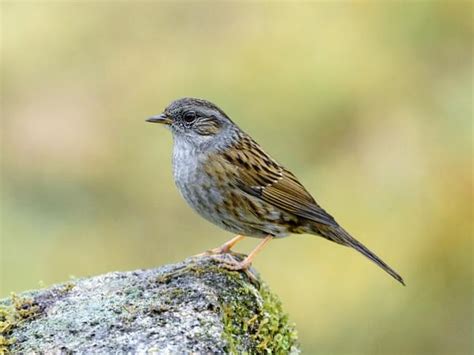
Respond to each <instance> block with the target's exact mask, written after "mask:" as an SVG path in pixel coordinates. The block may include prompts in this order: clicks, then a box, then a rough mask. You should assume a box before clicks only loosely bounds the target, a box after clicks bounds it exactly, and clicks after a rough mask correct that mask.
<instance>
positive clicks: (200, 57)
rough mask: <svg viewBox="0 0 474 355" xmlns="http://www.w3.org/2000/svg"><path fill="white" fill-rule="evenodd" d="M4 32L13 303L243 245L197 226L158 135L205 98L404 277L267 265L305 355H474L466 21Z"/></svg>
mask: <svg viewBox="0 0 474 355" xmlns="http://www.w3.org/2000/svg"><path fill="white" fill-rule="evenodd" d="M1 12H2V24H1V30H2V52H1V59H2V63H1V75H2V76H1V89H2V118H1V119H2V121H1V125H2V126H1V132H2V134H1V138H2V171H1V177H2V181H1V182H2V186H1V187H2V197H1V210H2V224H1V237H2V239H1V291H0V297H6V296H8V295H9V293H10V292H12V291H14V292H20V291H22V290H25V289H31V288H38V287H40V286H43V285H44V286H47V285H50V284H52V283H56V282H61V281H65V280H68V279H69V278H70V277H85V276H89V275H96V274H101V273H106V272H109V271H115V270H132V269H137V268H151V267H155V266H158V265H161V264H165V263H172V262H176V261H179V260H182V259H184V258H186V257H187V256H189V255H193V254H196V253H199V252H201V251H203V250H206V249H209V248H211V247H215V246H217V245H219V244H221V243H222V242H224V241H225V240H227V239H228V238H230V237H231V235H230V234H229V233H227V232H224V231H221V230H219V229H218V228H217V227H214V226H213V225H210V224H209V223H207V222H206V221H204V220H202V219H200V218H199V217H198V216H197V215H196V214H194V212H193V211H192V210H191V209H190V208H188V207H187V206H186V205H185V203H184V201H183V200H182V199H181V197H180V196H179V194H178V192H177V190H176V188H175V186H174V183H173V179H172V175H171V164H170V160H171V147H172V141H171V136H170V134H169V132H167V131H166V130H164V129H162V127H157V126H156V125H150V124H146V123H145V122H144V119H145V118H147V117H148V116H150V115H152V114H156V113H159V112H161V110H162V109H163V108H164V107H165V106H166V105H167V104H168V103H169V102H170V101H171V100H173V99H175V98H179V97H183V96H195V97H202V98H207V99H209V100H211V101H214V102H215V103H217V104H218V105H219V106H221V107H222V108H223V109H224V110H225V111H226V112H227V113H228V114H229V115H230V116H231V117H232V118H233V119H234V120H235V121H236V122H238V124H239V125H240V126H241V127H242V128H243V129H244V130H246V131H247V132H249V133H251V134H252V135H253V136H254V138H255V139H256V140H257V141H259V142H260V143H261V144H262V145H263V146H264V147H265V148H266V150H267V151H268V152H270V153H271V154H272V155H273V156H274V157H277V158H278V160H279V161H280V162H281V163H283V164H284V165H285V166H287V167H288V168H290V169H291V170H293V171H294V172H295V173H296V174H297V175H298V176H299V177H300V179H301V180H302V182H303V183H304V184H305V185H306V186H307V188H308V189H309V191H311V192H312V193H313V194H314V195H315V197H316V198H317V200H318V201H319V202H320V203H321V204H322V205H323V206H324V207H325V208H326V209H327V210H328V211H329V212H330V213H332V214H333V215H335V216H336V219H337V220H338V221H339V222H340V223H341V224H342V225H343V226H345V227H346V228H347V229H348V230H349V231H351V232H352V233H353V235H355V236H357V237H358V238H359V239H360V240H361V241H362V242H364V243H365V244H366V245H368V246H369V247H370V248H371V249H373V250H374V251H375V252H377V253H378V254H379V255H380V256H382V257H383V258H384V259H385V260H386V261H387V262H388V263H389V264H391V265H392V266H393V267H394V268H395V269H396V270H398V271H399V272H400V273H401V274H402V275H403V276H404V277H405V280H406V282H407V287H402V286H400V285H398V284H397V283H396V282H395V281H394V280H392V279H391V278H390V277H389V276H387V275H386V274H385V273H383V272H382V271H381V270H380V269H378V268H377V267H376V266H374V265H373V264H372V263H370V262H368V260H366V259H365V258H363V257H362V256H360V255H359V254H357V253H356V252H354V251H352V250H349V249H348V248H343V247H340V246H338V245H336V244H332V243H329V242H327V241H326V240H323V239H321V238H316V237H312V236H294V237H291V238H288V239H284V240H278V241H276V242H274V243H272V244H271V245H270V247H269V248H268V249H266V250H265V251H264V252H263V253H262V254H261V255H259V257H258V258H257V260H256V262H255V266H256V267H257V268H258V269H259V271H260V272H261V274H262V275H263V277H264V278H265V279H266V280H267V281H268V283H269V284H270V286H271V287H272V289H273V290H274V291H275V292H276V293H278V294H279V295H280V297H281V300H282V302H283V304H284V307H285V309H286V310H287V311H288V313H289V314H290V317H291V319H292V320H293V321H295V322H296V324H297V327H298V329H299V336H300V341H301V344H302V348H303V351H304V353H307V354H310V353H315V352H319V353H321V354H467V353H471V351H472V349H473V348H472V346H473V340H472V334H473V307H472V296H473V295H472V290H473V263H472V237H473V236H472V217H473V216H472V203H473V194H472V160H471V158H472V133H473V131H472V90H473V87H472V85H473V82H472V81H473V69H472V33H473V29H472V3H469V2H456V1H452V2H428V1H426V2H380V3H379V2H366V3H350V2H345V3H344V2H338V3H330V2H304V3H303V2H291V3H290V2H278V3H270V2H217V1H216V2H178V3H174V2H127V1H122V2H113V1H96V2H94V1H75V2H66V1H64V2H57V1H54V2H46V1H31V2H24V1H2V3H1ZM256 243H257V240H249V241H245V242H244V243H242V245H241V246H240V247H239V248H238V250H240V251H249V250H250V249H251V248H252V247H253V246H254V245H255V244H256Z"/></svg>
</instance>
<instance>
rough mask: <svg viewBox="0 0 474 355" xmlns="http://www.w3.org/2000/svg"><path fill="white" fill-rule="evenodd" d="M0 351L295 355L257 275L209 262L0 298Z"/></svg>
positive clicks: (292, 335)
mask: <svg viewBox="0 0 474 355" xmlns="http://www.w3.org/2000/svg"><path fill="white" fill-rule="evenodd" d="M0 332H1V333H0V353H1V352H2V350H3V351H5V350H6V351H10V352H12V353H18V352H56V353H68V352H71V351H73V352H77V353H91V352H95V353H111V352H114V353H117V352H119V353H123V352H131V353H137V352H156V353H163V354H176V353H179V354H183V353H213V354H219V353H239V354H240V353H243V352H248V353H289V352H291V353H297V352H298V345H297V343H296V331H295V329H294V326H293V325H291V324H290V323H289V322H288V319H287V316H286V315H285V314H284V313H283V311H282V309H281V304H280V302H279V301H278V298H277V297H276V296H275V295H273V294H272V293H271V292H270V291H269V289H268V287H267V286H266V285H265V284H264V283H263V281H262V280H261V279H260V278H259V277H258V276H257V279H256V280H251V279H250V278H249V277H248V276H247V275H245V274H244V273H240V272H231V271H228V270H225V269H223V268H222V267H220V266H219V265H218V263H217V262H216V261H215V260H213V259H212V258H209V257H199V258H190V259H187V260H185V261H183V262H181V263H178V264H173V265H165V266H162V267H160V268H157V269H151V270H137V271H131V272H112V273H109V274H106V275H101V276H96V277H92V278H89V279H80V280H74V281H71V282H68V283H65V284H61V285H56V286H53V287H51V288H48V289H44V290H38V291H29V292H25V293H22V294H20V295H18V296H13V297H12V298H9V299H4V300H0Z"/></svg>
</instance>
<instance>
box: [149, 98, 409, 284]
mask: <svg viewBox="0 0 474 355" xmlns="http://www.w3.org/2000/svg"><path fill="white" fill-rule="evenodd" d="M149 121H151V122H161V123H165V124H167V125H168V126H169V127H170V129H171V131H172V133H173V140H174V148H173V171H174V179H175V182H176V185H177V186H178V189H179V190H180V192H181V194H182V195H183V197H184V198H185V200H186V201H187V202H188V204H189V205H190V206H191V207H192V208H193V209H194V210H196V211H197V212H198V213H199V214H200V215H201V216H202V217H204V218H205V219H207V220H208V221H210V222H212V223H214V224H216V225H218V226H220V227H222V228H223V229H225V230H228V231H230V232H233V233H236V234H239V235H242V236H250V237H258V238H266V241H269V240H270V239H271V238H269V236H272V237H277V238H278V237H286V236H288V235H290V234H292V233H294V234H301V233H309V234H316V235H320V236H322V237H324V238H326V239H329V240H331V241H334V242H336V243H338V244H342V245H346V246H350V247H353V248H354V249H356V250H357V251H359V252H361V253H362V254H364V255H365V256H367V257H368V258H369V259H371V260H372V261H374V262H375V263H376V264H377V265H379V266H380V267H382V268H383V269H384V270H385V271H387V272H388V273H389V274H390V275H391V276H393V277H394V278H395V279H396V280H398V281H399V282H401V283H402V284H403V279H402V278H401V276H400V275H398V274H397V273H396V272H395V271H394V270H393V269H391V268H390V267H389V266H388V265H387V264H385V263H384V262H383V261H382V260H381V259H380V258H378V257H377V256H376V255H375V254H374V253H372V252H371V251H370V250H369V249H367V248H366V247H365V246H363V245H362V244H361V243H360V242H358V241H357V240H356V239H354V238H353V237H352V236H350V235H349V233H347V232H346V231H345V230H344V229H343V228H342V227H340V226H339V224H338V223H337V222H336V221H335V220H334V218H333V217H332V216H331V215H329V214H328V213H327V212H326V211H325V210H323V209H322V208H321V207H320V206H319V205H318V203H317V202H316V201H315V200H314V198H313V197H312V196H311V195H310V194H309V192H308V191H307V190H306V189H305V188H304V186H303V185H302V184H301V183H300V182H299V181H298V179H297V178H296V177H295V176H294V175H293V174H292V173H291V172H290V171H288V170H287V169H285V168H284V167H283V166H281V165H280V164H279V163H277V162H276V161H275V160H274V159H272V158H271V157H270V156H269V155H268V154H267V153H265V152H264V151H263V149H262V148H261V147H260V146H259V145H258V144H257V143H256V142H255V141H254V140H253V139H252V138H251V137H250V136H249V135H247V134H246V133H244V132H243V131H242V130H241V129H240V128H239V127H238V126H237V125H235V124H234V122H232V121H231V120H230V118H229V117H228V116H227V115H226V114H225V113H224V112H223V111H222V110H221V109H219V108H218V107H217V106H215V105H214V104H212V103H210V102H208V101H205V100H200V99H193V98H184V99H179V100H176V101H174V102H173V103H171V104H170V105H169V106H168V107H167V108H166V109H165V111H164V113H163V114H161V115H159V116H154V117H152V118H150V119H149ZM234 243H235V242H232V243H230V244H226V245H225V246H224V247H223V248H221V249H219V251H220V252H227V251H229V249H230V247H231V246H232V245H233V244H234ZM265 243H266V242H265ZM263 245H264V243H261V247H263ZM256 251H258V249H256ZM256 251H255V253H252V254H251V255H249V258H250V257H251V258H250V259H249V260H246V261H245V262H244V263H241V264H239V265H237V266H236V267H235V268H236V269H238V268H246V267H248V265H250V262H251V261H252V258H253V257H254V256H255V255H254V254H256Z"/></svg>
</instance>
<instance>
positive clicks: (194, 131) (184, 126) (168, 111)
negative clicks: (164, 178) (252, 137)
mask: <svg viewBox="0 0 474 355" xmlns="http://www.w3.org/2000/svg"><path fill="white" fill-rule="evenodd" d="M147 122H152V123H161V124H164V125H166V126H167V127H168V128H169V129H170V130H171V132H172V134H173V138H174V142H175V144H179V145H186V146H189V148H193V149H196V150H209V149H210V148H213V147H214V148H217V147H219V146H222V145H223V144H225V143H226V142H227V143H229V141H231V140H232V138H233V137H235V135H236V134H237V132H238V128H237V126H236V125H235V124H234V123H233V122H232V120H231V119H230V118H229V117H228V116H227V115H226V114H225V113H224V111H222V110H221V109H220V108H219V107H217V106H216V105H214V104H213V103H212V102H209V101H206V100H202V99H196V98H191V97H185V98H182V99H178V100H175V101H173V102H172V103H171V104H169V105H168V107H166V108H165V110H164V111H163V113H161V114H159V115H156V116H152V117H150V118H149V119H147Z"/></svg>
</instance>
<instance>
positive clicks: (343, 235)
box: [319, 226, 405, 286]
mask: <svg viewBox="0 0 474 355" xmlns="http://www.w3.org/2000/svg"><path fill="white" fill-rule="evenodd" d="M319 232H320V233H319V234H321V235H322V236H323V237H325V238H327V239H330V240H332V241H334V242H336V243H338V244H342V245H346V246H349V247H352V248H354V249H355V250H357V251H358V252H359V253H361V254H362V255H365V256H366V257H367V258H369V259H370V260H372V261H373V262H374V263H375V264H377V265H378V266H379V267H381V268H382V269H383V270H385V272H387V273H388V274H389V275H390V276H392V277H393V278H394V279H395V280H397V281H398V282H400V283H401V284H402V285H403V286H405V281H403V278H402V277H401V276H400V275H399V274H398V273H397V272H396V271H395V270H393V269H392V268H391V267H390V266H388V265H387V264H386V263H385V262H384V261H383V260H382V259H380V258H379V257H378V256H377V255H375V254H374V253H373V252H371V251H370V250H369V249H368V248H367V247H366V246H365V245H363V244H362V243H361V242H359V241H358V240H357V239H355V238H353V237H352V236H351V235H350V234H349V233H347V232H346V231H345V230H344V229H343V228H342V227H340V226H337V227H331V228H330V229H329V228H328V229H326V230H325V231H321V230H319ZM321 232H322V233H321Z"/></svg>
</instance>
